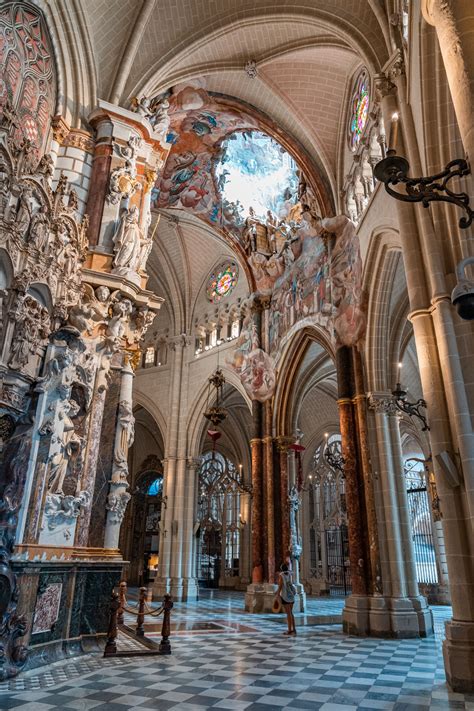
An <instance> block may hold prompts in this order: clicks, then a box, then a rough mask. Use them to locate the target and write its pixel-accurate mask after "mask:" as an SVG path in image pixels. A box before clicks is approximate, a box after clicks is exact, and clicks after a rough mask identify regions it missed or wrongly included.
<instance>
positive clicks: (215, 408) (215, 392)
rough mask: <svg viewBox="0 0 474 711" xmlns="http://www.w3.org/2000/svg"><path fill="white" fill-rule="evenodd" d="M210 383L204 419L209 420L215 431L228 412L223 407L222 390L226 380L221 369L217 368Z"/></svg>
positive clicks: (210, 378)
mask: <svg viewBox="0 0 474 711" xmlns="http://www.w3.org/2000/svg"><path fill="white" fill-rule="evenodd" d="M208 383H209V386H208V390H207V404H206V409H205V411H204V417H205V418H206V420H209V421H210V422H211V423H212V424H213V425H214V429H216V428H217V427H218V426H219V425H220V424H221V423H222V422H224V420H225V418H226V417H227V410H226V409H225V408H224V407H222V400H223V394H222V389H223V387H224V384H225V378H224V374H223V372H222V370H221V369H220V368H217V369H216V370H215V371H214V373H213V374H212V375H211V376H210V377H209V379H208Z"/></svg>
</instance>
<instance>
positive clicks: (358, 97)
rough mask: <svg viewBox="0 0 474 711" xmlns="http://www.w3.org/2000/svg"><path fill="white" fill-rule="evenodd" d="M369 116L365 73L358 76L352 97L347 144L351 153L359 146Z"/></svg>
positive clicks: (367, 86) (367, 87)
mask: <svg viewBox="0 0 474 711" xmlns="http://www.w3.org/2000/svg"><path fill="white" fill-rule="evenodd" d="M368 115H369V83H368V78H367V72H366V70H365V69H364V71H363V72H362V73H361V74H360V75H359V78H358V79H357V82H356V88H355V91H354V94H353V97H352V113H351V119H350V121H351V122H350V126H349V142H350V147H351V149H352V150H353V151H355V150H356V148H357V146H358V145H359V141H360V139H361V137H362V134H363V133H364V129H365V125H366V123H367V117H368Z"/></svg>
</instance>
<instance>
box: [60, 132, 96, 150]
mask: <svg viewBox="0 0 474 711" xmlns="http://www.w3.org/2000/svg"><path fill="white" fill-rule="evenodd" d="M62 145H63V146H71V147H72V148H79V150H81V151H85V152H86V153H94V148H95V141H94V138H93V136H91V134H90V133H88V132H87V131H82V130H81V129H80V128H72V129H71V130H70V131H69V133H68V134H67V135H66V136H65V137H64V139H63V141H62Z"/></svg>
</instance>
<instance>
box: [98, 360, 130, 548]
mask: <svg viewBox="0 0 474 711" xmlns="http://www.w3.org/2000/svg"><path fill="white" fill-rule="evenodd" d="M133 378H134V373H133V370H132V367H131V365H130V359H129V358H128V354H127V355H126V356H125V358H124V365H123V367H122V372H121V381H120V400H119V406H118V418H117V428H116V431H115V444H114V463H113V469H112V477H111V479H110V487H109V494H108V496H107V503H106V505H105V506H106V509H107V518H106V522H105V535H104V548H112V549H116V548H118V542H119V535H120V526H121V525H122V521H123V517H124V515H125V509H126V507H127V504H128V502H129V500H130V494H129V493H128V491H127V490H128V465H127V456H128V449H129V447H130V446H131V445H132V443H133V432H134V420H135V418H134V416H133V410H132V407H133V400H132V390H133Z"/></svg>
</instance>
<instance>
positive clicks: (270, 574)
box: [263, 401, 276, 583]
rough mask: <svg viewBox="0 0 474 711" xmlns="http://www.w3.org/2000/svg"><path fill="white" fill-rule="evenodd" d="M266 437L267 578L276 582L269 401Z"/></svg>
mask: <svg viewBox="0 0 474 711" xmlns="http://www.w3.org/2000/svg"><path fill="white" fill-rule="evenodd" d="M264 415H265V437H264V439H263V451H264V487H265V497H264V500H265V505H264V511H265V521H266V526H265V533H266V536H265V539H266V544H267V545H266V579H267V580H268V582H269V583H274V582H275V550H276V548H275V544H276V541H275V537H276V530H275V490H274V489H275V487H274V475H275V472H274V471H273V437H272V406H271V403H270V402H269V401H267V402H266V403H265V405H264Z"/></svg>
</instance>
